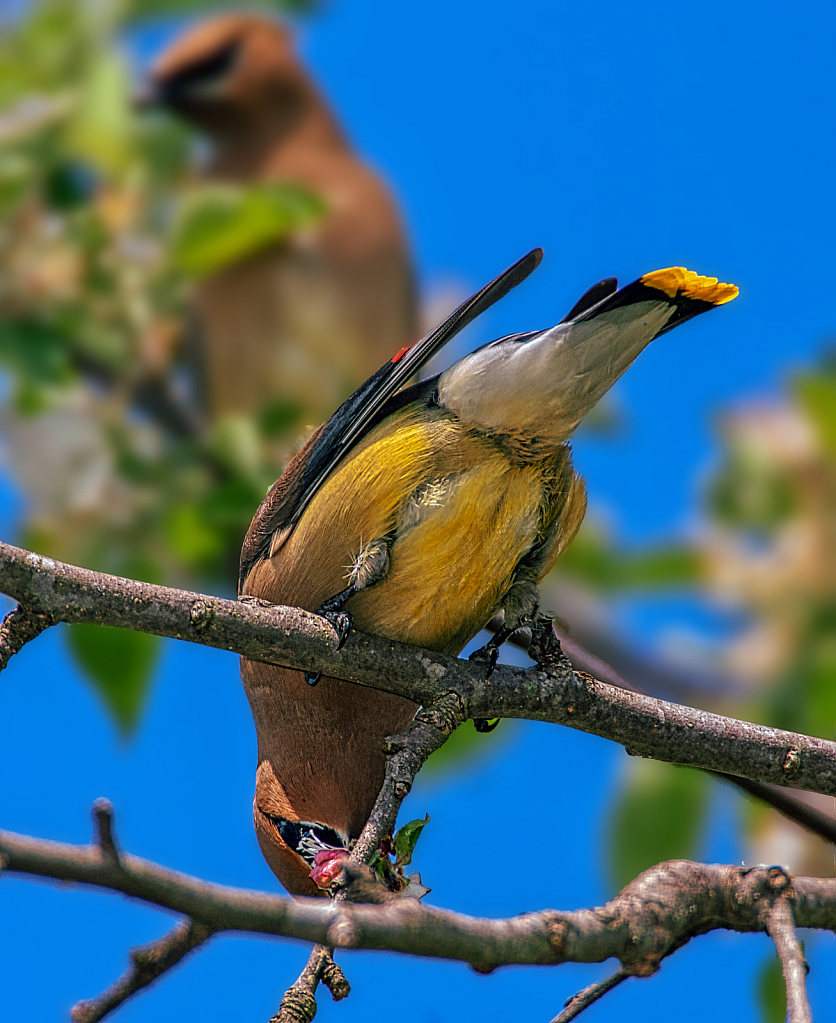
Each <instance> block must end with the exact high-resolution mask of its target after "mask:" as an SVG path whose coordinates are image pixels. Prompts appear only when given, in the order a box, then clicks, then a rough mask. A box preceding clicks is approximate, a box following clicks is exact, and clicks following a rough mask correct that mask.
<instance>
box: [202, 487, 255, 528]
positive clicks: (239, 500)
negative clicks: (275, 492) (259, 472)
mask: <svg viewBox="0 0 836 1023" xmlns="http://www.w3.org/2000/svg"><path fill="white" fill-rule="evenodd" d="M262 497H263V494H259V492H258V490H256V488H255V487H254V486H253V485H252V484H251V483H250V482H249V481H248V480H242V479H233V480H227V481H226V482H225V483H220V484H218V485H217V486H215V487H213V489H212V491H211V493H209V494H208V495H207V496H206V498H205V500H203V501H202V502H201V505H200V512H201V516H202V518H203V519H204V520H205V521H206V522H209V523H211V524H212V525H213V526H217V527H221V528H223V527H226V526H231V525H241V524H243V527H244V529H246V527H247V526H248V525H249V522H250V519H252V517H253V512H254V511H255V509H256V508H257V507H258V506H259V504H260V503H261V500H262Z"/></svg>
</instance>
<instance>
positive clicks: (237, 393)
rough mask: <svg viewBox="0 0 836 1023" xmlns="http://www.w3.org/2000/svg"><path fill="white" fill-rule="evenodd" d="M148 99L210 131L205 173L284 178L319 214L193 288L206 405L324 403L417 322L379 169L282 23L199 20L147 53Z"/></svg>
mask: <svg viewBox="0 0 836 1023" xmlns="http://www.w3.org/2000/svg"><path fill="white" fill-rule="evenodd" d="M145 99H146V101H148V102H152V103H156V104H161V105H163V106H165V107H167V108H168V109H170V110H172V111H173V112H174V113H176V114H177V115H179V116H180V117H181V118H183V119H184V120H185V121H187V122H188V123H189V124H191V125H193V126H194V127H195V128H196V129H198V131H200V132H202V133H203V134H204V135H206V136H207V137H208V139H209V140H210V142H211V145H212V153H211V161H210V163H209V165H208V167H207V170H206V174H207V176H208V177H209V178H211V179H214V180H218V181H223V182H230V183H237V184H242V185H243V184H248V183H254V182H288V183H293V184H296V185H301V186H303V187H305V188H306V189H308V190H309V191H311V192H313V193H315V194H316V195H318V196H319V197H321V198H322V199H323V200H324V201H325V204H326V208H327V209H326V213H325V215H324V217H323V219H322V220H321V221H319V222H318V223H317V224H315V225H314V226H313V227H311V228H308V229H306V230H305V231H304V232H297V233H296V234H295V235H293V236H291V237H289V238H288V239H287V240H286V241H284V242H282V243H279V244H274V245H272V246H270V247H269V248H267V249H265V250H262V251H261V252H260V253H258V254H255V255H252V256H250V257H248V258H246V259H244V260H243V261H241V262H240V263H238V264H236V265H233V266H230V267H229V268H228V269H225V270H223V271H222V272H219V273H217V274H215V275H214V276H212V277H211V278H209V279H207V280H206V281H205V282H204V283H203V284H202V285H201V286H200V287H199V288H198V290H197V295H196V301H197V308H198V315H199V317H200V321H201V330H202V333H203V338H202V344H203V345H204V346H205V360H206V363H207V365H206V373H205V378H206V379H205V391H206V399H207V402H208V406H209V411H210V413H211V414H212V416H213V417H217V416H221V415H224V414H228V413H239V414H240V413H243V414H247V415H252V414H253V412H254V411H255V412H257V411H259V410H261V409H263V408H264V407H265V406H267V405H268V404H269V403H274V402H276V401H280V400H282V399H284V400H290V401H292V402H294V403H298V404H300V405H301V406H303V407H304V409H305V411H306V413H307V415H308V416H309V417H310V419H309V421H311V422H315V423H318V422H321V421H322V420H323V419H324V418H325V417H326V416H328V415H330V413H331V411H332V410H333V409H334V407H335V406H336V405H337V404H339V403H340V402H341V401H342V400H343V399H344V398H345V397H346V395H347V394H349V393H350V392H351V391H352V390H353V389H354V388H355V387H356V386H357V385H358V384H359V383H360V382H361V381H363V380H364V379H365V378H366V377H367V376H368V375H369V374H370V373H372V372H374V370H375V369H376V368H377V367H378V366H379V365H380V364H381V362H382V361H383V360H384V359H386V358H387V357H388V356H390V355H391V353H392V352H393V351H394V350H395V349H396V348H398V347H399V346H400V345H402V344H406V343H408V342H409V341H411V340H412V339H413V338H414V337H415V335H416V333H417V327H416V308H415V295H414V287H413V275H412V267H411V262H410V258H409V254H408V250H407V245H406V241H405V239H404V234H403V230H402V228H401V223H400V219H399V216H398V213H397V210H396V207H395V204H394V202H393V200H392V197H391V195H390V194H389V192H388V190H387V188H386V187H385V185H384V184H383V182H382V181H381V179H380V178H379V177H378V176H377V175H376V174H375V173H374V172H373V171H372V170H370V169H369V167H367V166H366V164H365V163H363V161H362V160H361V159H360V158H359V157H358V156H357V155H356V154H355V153H354V152H353V151H352V149H351V146H350V145H349V143H348V141H347V139H346V138H345V136H344V134H343V132H342V130H341V129H340V126H339V125H338V123H337V121H336V119H335V117H334V115H333V114H332V113H331V111H330V110H329V108H328V106H327V104H326V102H325V100H324V99H323V98H322V96H321V95H320V93H319V91H318V89H317V88H316V86H315V85H314V83H313V82H312V81H311V79H310V77H309V76H308V74H307V72H306V71H305V69H304V67H303V66H302V65H301V63H300V62H299V60H298V59H297V57H296V56H295V54H294V52H293V47H292V39H291V35H290V33H289V32H288V30H287V29H286V28H284V27H283V26H282V25H280V24H278V23H276V22H274V21H271V20H270V19H268V18H264V17H259V16H256V15H251V14H229V15H225V16H222V17H217V18H214V19H212V20H209V21H206V22H203V23H202V24H200V25H198V26H197V27H196V28H193V29H191V30H190V31H189V32H187V33H186V34H185V35H184V36H183V37H181V38H180V39H178V40H177V41H176V42H174V43H173V44H172V45H171V46H170V48H169V49H168V50H166V51H165V52H164V53H163V54H162V55H161V56H160V57H159V59H158V60H157V61H156V63H155V64H154V65H153V68H152V70H151V72H150V79H149V86H148V92H147V95H146V97H145Z"/></svg>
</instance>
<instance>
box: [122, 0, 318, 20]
mask: <svg viewBox="0 0 836 1023" xmlns="http://www.w3.org/2000/svg"><path fill="white" fill-rule="evenodd" d="M262 5H263V6H264V7H266V8H267V9H268V10H272V11H275V12H277V13H279V14H312V13H314V12H315V11H317V10H318V9H319V7H320V6H321V0H262ZM213 8H219V9H222V10H228V9H229V0H131V2H130V5H129V14H128V18H129V20H130V21H140V20H144V19H146V18H160V17H165V18H171V17H177V16H180V17H182V16H183V15H189V14H194V15H197V14H206V13H207V12H208V11H211V10H212V9H213Z"/></svg>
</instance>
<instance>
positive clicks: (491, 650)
mask: <svg viewBox="0 0 836 1023" xmlns="http://www.w3.org/2000/svg"><path fill="white" fill-rule="evenodd" d="M498 658H499V645H498V644H497V643H495V642H494V640H493V639H489V640H488V642H487V643H486V644H485V645H484V646H480V647H479V649H478V650H474V651H473V653H472V654H471V655H470V656H469V657H468V660H469V661H473V663H474V664H481V665H483V666H484V668H485V679H489V678H490V677H491V675H493V670H494V668H495V667H496V662H497V659H498Z"/></svg>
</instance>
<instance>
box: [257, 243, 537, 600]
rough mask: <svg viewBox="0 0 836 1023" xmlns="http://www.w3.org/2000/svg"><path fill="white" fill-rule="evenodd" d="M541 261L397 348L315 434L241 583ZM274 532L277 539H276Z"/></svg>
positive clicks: (273, 504) (520, 263)
mask: <svg viewBox="0 0 836 1023" xmlns="http://www.w3.org/2000/svg"><path fill="white" fill-rule="evenodd" d="M542 258H543V250H542V249H540V248H537V249H532V250H531V252H529V253H527V254H526V255H525V256H523V257H522V259H519V260H517V262H516V263H514V264H513V265H512V266H510V267H508V269H507V270H505V271H503V272H502V273H501V274H500V275H499V276H498V277H496V278H494V280H492V281H491V282H490V283H489V284H486V285H485V286H484V288H481V289H480V290H479V291H477V292H476V294H475V295H471V297H470V298H469V299H467V301H466V302H463V303H462V304H461V305H460V306H459V307H458V308H457V309H456V310H455V311H454V312H452V313H451V314H450V315H449V316H448V317H447V319H446V320H444V322H443V323H441V324H439V326H437V327H435V328H434V329H433V330H431V331H430V332H429V333H428V334H426V335H425V336H424V337H422V338H421V340H420V341H416V342H415V344H414V345H412V346H411V347H409V348H404V349H401V351H400V352H398V353H397V355H395V357H394V358H393V359H391V360H390V361H389V362H387V363H385V364H384V365H383V366H381V367H380V369H379V370H378V371H377V372H376V373H373V374H372V376H370V377H369V379H368V380H367V381H366V382H365V383H364V384H361V386H360V387H358V388H357V390H356V391H355V392H354V394H352V395H351V397H350V398H348V399H347V400H346V401H344V402H343V404H342V405H341V406H340V407H339V408H338V409H337V411H336V412H335V413H334V414H333V416H331V418H330V419H329V420H328V422H327V423H325V425H324V426H322V427H320V429H319V430H317V432H316V433H315V434H314V435H313V436H312V437H311V439H310V440H309V441H308V443H307V444H306V445H305V447H304V448H303V449H302V451H300V452H299V454H298V455H297V456H296V458H294V459H293V461H292V462H291V463H290V465H289V466H288V467H287V469H286V470H285V472H284V473H283V474H282V476H281V478H280V479H279V480H278V481H277V483H276V484H275V485H274V486H273V488H272V489H271V490H270V492H269V493H268V495H267V497H266V498H265V499H264V502H263V503H262V505H261V507H260V508H259V510H258V512H257V513H256V516H255V518H254V519H253V522H252V525H251V526H250V529H249V532H248V533H247V537H246V539H245V541H244V547H243V549H242V551H241V569H240V576H239V582H240V583H241V584H243V582H244V580H245V579H246V576H247V575H248V574H249V571H250V569H251V568H252V566H253V565H254V564H255V563H256V561H258V560H260V558H262V557H264V556H265V555H267V554H268V552H269V551H270V550H271V548H272V550H276V549H277V548H278V546H280V544H281V543H283V542H284V540H285V539H286V538H287V537H288V536H289V535H290V532H291V530H292V529H293V527H294V526H295V525H296V523H297V522H298V521H299V519H300V518H301V516H302V513H303V512H304V511H305V509H306V508H307V506H308V505H309V504H310V502H311V500H312V499H313V497H314V495H315V494H316V493H317V491H318V490H319V489H320V487H321V486H322V485H323V483H324V482H325V480H326V479H327V478H328V477H329V476H330V474H331V473H332V472H333V471H334V469H335V468H336V466H337V464H338V463H339V462H340V460H341V459H342V458H343V457H344V456H345V455H346V454H347V453H348V452H349V451H350V450H351V449H352V448H353V447H354V446H355V445H356V444H357V443H358V442H359V441H360V440H362V438H363V437H364V436H365V434H366V433H368V431H369V430H370V429H371V427H372V426H373V425H374V423H375V421H376V417H377V416H378V413H379V412H380V411H381V409H382V408H383V406H384V405H385V404H386V402H387V401H388V400H389V399H390V398H392V396H393V395H394V394H395V393H396V392H397V391H398V390H399V389H400V387H401V386H402V385H403V384H404V383H405V382H406V381H407V380H408V379H409V378H410V377H411V376H412V375H413V374H414V373H417V372H418V370H420V369H421V367H422V366H424V365H426V363H427V362H429V360H430V359H431V358H432V357H433V355H435V353H436V352H437V351H438V350H439V349H440V348H441V347H443V346H444V345H445V344H447V342H448V341H450V340H451V339H452V338H453V337H455V336H456V334H458V333H459V331H461V330H463V329H464V328H465V327H466V326H468V324H470V323H472V322H473V320H475V319H476V317H477V316H479V315H480V314H481V313H483V312H485V310H486V309H489V308H490V307H491V306H492V305H493V304H494V303H495V302H498V301H499V299H501V298H503V297H504V296H505V295H507V294H508V292H509V291H510V290H511V289H512V288H515V287H516V286H517V285H518V284H521V283H522V282H523V281H524V280H525V279H526V277H528V275H529V274H530V273H531V272H532V271H533V270H535V269H536V268H537V266H539V264H540V260H541V259H542ZM419 387H420V385H419ZM277 531H279V535H280V537H281V539H280V540H277V541H274V539H273V538H274V535H275V534H277Z"/></svg>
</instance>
